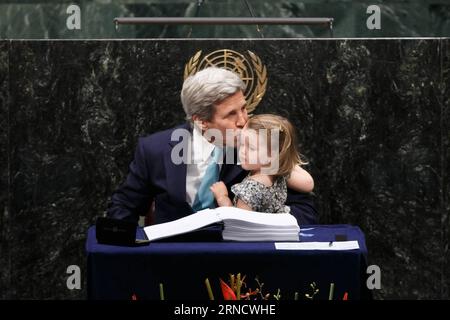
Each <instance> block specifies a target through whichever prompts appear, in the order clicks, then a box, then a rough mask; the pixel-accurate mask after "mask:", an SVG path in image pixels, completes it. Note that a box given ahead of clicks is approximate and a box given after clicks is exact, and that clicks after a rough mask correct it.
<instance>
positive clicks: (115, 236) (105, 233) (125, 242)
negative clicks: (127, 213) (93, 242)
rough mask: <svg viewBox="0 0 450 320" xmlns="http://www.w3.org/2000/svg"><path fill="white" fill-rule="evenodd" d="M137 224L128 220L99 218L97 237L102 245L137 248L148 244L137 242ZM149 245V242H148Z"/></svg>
mask: <svg viewBox="0 0 450 320" xmlns="http://www.w3.org/2000/svg"><path fill="white" fill-rule="evenodd" d="M136 228H137V223H135V222H132V221H126V220H118V219H111V218H106V217H100V218H97V223H96V228H95V229H96V237H97V242H98V243H101V244H112V245H117V246H137V245H142V244H145V243H146V242H143V241H138V240H136ZM147 243H148V241H147Z"/></svg>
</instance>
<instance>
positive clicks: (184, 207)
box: [108, 123, 317, 225]
mask: <svg viewBox="0 0 450 320" xmlns="http://www.w3.org/2000/svg"><path fill="white" fill-rule="evenodd" d="M175 129H186V130H191V129H190V125H189V124H188V123H185V124H183V125H180V126H178V127H175V128H172V129H168V130H164V131H160V132H157V133H154V134H152V135H149V136H147V137H143V138H139V141H138V144H137V147H136V150H135V155H134V160H133V161H132V162H131V164H130V168H129V173H128V175H127V177H126V180H125V181H124V182H123V183H122V185H121V186H120V187H119V188H118V189H117V190H116V191H115V192H114V194H113V195H112V197H111V202H110V204H109V207H108V216H109V217H112V218H115V219H127V220H132V221H137V220H138V218H139V215H146V214H147V213H148V212H149V208H150V205H151V204H152V202H153V200H154V202H155V208H154V215H153V223H155V224H157V223H163V222H168V221H172V220H176V219H179V218H182V217H184V216H187V215H189V214H192V213H193V210H192V208H191V206H190V205H189V204H188V203H187V202H186V169H187V165H186V164H185V163H181V164H175V163H173V161H172V160H171V153H172V149H173V148H174V146H176V145H177V144H178V143H179V142H180V141H181V138H180V140H178V141H171V136H172V132H173V131H174V130H175ZM181 155H182V154H181ZM247 174H248V172H247V171H245V170H243V169H242V168H241V167H240V166H238V165H235V164H226V163H224V164H223V165H222V169H221V172H220V180H221V181H223V182H224V183H225V185H226V186H227V188H228V191H229V194H230V195H231V196H232V193H231V191H230V190H231V186H232V185H234V184H236V183H239V182H241V181H242V180H243V179H244V178H245V177H246V176H247ZM286 204H287V205H289V206H290V207H291V213H292V214H293V215H294V216H295V217H296V218H297V220H298V222H299V224H300V225H304V224H314V223H317V218H316V217H317V212H316V209H315V207H314V204H313V201H312V199H311V196H310V195H308V194H301V193H297V192H294V191H292V190H288V198H287V201H286Z"/></svg>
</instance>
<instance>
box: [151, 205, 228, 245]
mask: <svg viewBox="0 0 450 320" xmlns="http://www.w3.org/2000/svg"><path fill="white" fill-rule="evenodd" d="M221 221H222V219H221V218H220V217H219V215H218V214H217V212H215V211H214V210H209V209H206V210H202V211H198V212H196V213H194V214H191V215H189V216H186V217H184V218H181V219H178V220H175V221H170V222H166V223H161V224H156V225H153V226H148V227H145V228H144V231H145V234H146V235H147V238H148V240H150V241H153V240H157V239H162V238H167V237H171V236H174V235H178V234H183V233H188V232H191V231H194V230H197V229H200V228H203V227H205V226H208V225H211V224H214V223H217V222H221Z"/></svg>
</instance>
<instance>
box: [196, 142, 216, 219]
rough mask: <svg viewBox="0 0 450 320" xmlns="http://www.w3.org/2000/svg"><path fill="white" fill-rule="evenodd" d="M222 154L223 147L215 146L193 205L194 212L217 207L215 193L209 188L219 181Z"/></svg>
mask: <svg viewBox="0 0 450 320" xmlns="http://www.w3.org/2000/svg"><path fill="white" fill-rule="evenodd" d="M221 155H222V149H221V148H219V147H215V148H214V150H213V152H212V156H211V158H210V164H209V165H208V167H207V168H206V172H205V176H204V177H203V180H202V182H201V183H200V187H199V188H198V191H197V195H196V196H195V200H194V204H193V205H192V209H193V210H194V212H197V211H200V210H203V209H207V208H215V203H214V195H213V194H212V192H211V190H210V189H209V188H210V187H211V185H212V184H213V183H214V182H217V181H219V164H218V162H219V159H220V156H221Z"/></svg>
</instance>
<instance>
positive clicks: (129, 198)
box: [108, 68, 316, 225]
mask: <svg viewBox="0 0 450 320" xmlns="http://www.w3.org/2000/svg"><path fill="white" fill-rule="evenodd" d="M244 89H245V85H244V83H243V82H242V80H241V79H240V78H239V76H238V75H236V74H235V73H233V72H231V71H228V70H225V69H220V68H206V69H204V70H202V71H199V72H197V73H196V74H195V75H193V76H190V77H188V78H187V79H186V80H185V81H184V83H183V88H182V91H181V101H182V105H183V109H184V111H185V113H186V119H187V122H186V123H185V124H183V125H180V126H178V127H175V128H172V129H168V130H165V131H161V132H157V133H154V134H152V135H150V136H147V137H144V138H140V139H139V142H138V145H137V147H136V151H135V157H134V160H133V162H132V163H131V164H130V170H129V174H128V176H127V178H126V180H125V182H124V183H123V184H122V185H121V186H120V187H119V188H118V190H117V191H116V192H115V193H114V194H113V196H112V200H111V204H110V207H109V209H108V215H109V216H110V217H113V218H117V219H129V220H134V221H137V220H138V217H139V215H146V214H147V213H148V212H149V208H150V205H151V203H152V202H153V201H154V202H155V208H154V212H153V215H152V216H153V218H152V223H163V222H168V221H172V220H175V219H179V218H181V217H183V216H186V215H189V214H191V213H193V212H195V211H198V210H201V209H204V208H206V207H214V205H215V203H214V200H213V198H212V194H210V190H209V186H210V185H211V184H212V183H214V182H215V181H218V180H221V181H223V182H224V183H225V185H226V186H227V188H228V190H230V188H231V186H232V185H234V184H236V183H239V182H241V181H242V180H243V179H244V177H245V176H246V175H247V172H246V171H244V170H243V169H242V168H241V167H240V166H238V165H236V164H235V163H236V162H235V161H234V160H236V159H235V157H232V160H233V161H230V159H229V157H227V159H226V161H223V159H218V158H216V157H219V158H220V157H223V155H224V153H223V152H220V153H217V152H216V151H217V150H218V148H217V147H218V146H223V145H225V146H229V147H235V146H236V143H237V137H238V133H239V130H241V129H242V128H243V127H244V126H245V123H246V122H247V120H248V115H247V110H246V107H245V106H246V101H245V97H244V94H243V91H244ZM180 131H184V132H187V133H188V135H183V134H178V132H180ZM208 132H209V133H210V132H215V133H216V134H214V137H211V136H205V133H208ZM174 137H176V138H175V139H174ZM218 137H220V138H219V139H217V138H218ZM186 140H188V141H186ZM218 140H220V141H218ZM186 142H187V143H186ZM183 143H184V145H186V146H188V148H181V154H179V152H178V149H175V148H177V146H179V145H180V144H183ZM174 151H177V152H174ZM177 154H178V155H179V156H181V157H182V158H183V159H185V160H186V159H188V161H181V162H180V161H177V159H174V155H177ZM218 155H219V156H218ZM217 160H219V161H217ZM215 162H217V163H216V166H214V165H212V163H213V164H214V163H215ZM230 162H231V163H230ZM214 168H217V169H214ZM214 180H215V181H214ZM230 194H231V192H230ZM286 204H287V205H289V206H290V207H291V213H292V214H293V215H294V216H295V217H296V218H297V220H298V221H299V223H300V224H302V225H303V224H311V223H316V210H315V208H314V205H313V202H312V200H311V199H310V198H309V196H308V195H306V194H300V193H296V192H293V191H291V190H289V192H288V198H287V202H286Z"/></svg>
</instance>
